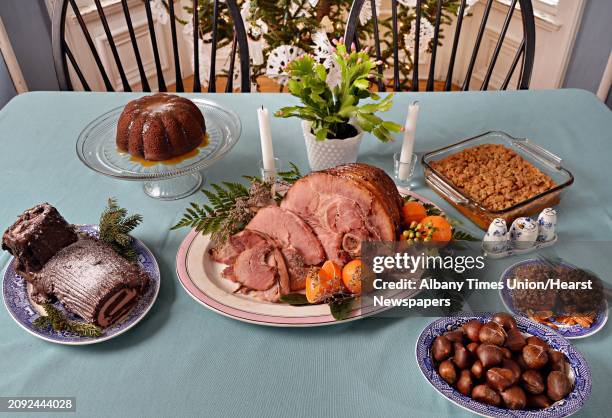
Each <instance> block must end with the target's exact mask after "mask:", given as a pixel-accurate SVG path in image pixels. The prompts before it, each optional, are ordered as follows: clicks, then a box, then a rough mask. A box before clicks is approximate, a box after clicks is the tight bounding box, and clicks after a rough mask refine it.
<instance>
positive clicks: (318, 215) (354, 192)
mask: <svg viewBox="0 0 612 418" xmlns="http://www.w3.org/2000/svg"><path fill="white" fill-rule="evenodd" d="M401 202H402V199H401V196H400V195H399V193H398V192H397V188H396V187H395V185H394V183H393V180H391V178H389V176H387V174H386V173H385V172H384V171H383V170H381V169H379V168H376V167H372V166H369V165H366V164H348V165H344V166H339V167H335V168H331V169H328V170H323V171H317V172H314V173H311V174H309V175H307V176H305V177H303V178H301V179H300V180H298V181H297V182H296V183H295V184H294V185H293V186H291V188H290V189H289V191H288V192H287V194H286V195H285V197H284V199H283V201H282V202H281V208H283V209H288V210H290V211H292V212H294V213H296V214H297V215H298V216H299V217H300V218H302V219H303V220H304V221H305V222H306V223H307V224H308V225H310V226H311V228H312V229H313V231H314V232H315V234H316V235H317V237H318V238H319V241H320V242H321V244H322V246H323V249H324V250H325V254H326V256H327V258H328V259H330V260H333V261H334V262H336V263H338V264H339V265H340V266H342V265H344V264H345V263H346V262H348V261H349V260H350V259H352V258H354V257H355V256H356V255H358V253H359V251H360V249H361V242H362V241H368V240H369V241H394V240H395V238H396V236H397V232H398V230H399V227H400V209H401Z"/></svg>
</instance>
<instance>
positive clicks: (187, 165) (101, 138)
mask: <svg viewBox="0 0 612 418" xmlns="http://www.w3.org/2000/svg"><path fill="white" fill-rule="evenodd" d="M191 100H192V101H193V103H194V104H195V105H196V106H197V107H198V108H199V109H200V111H201V112H202V113H203V114H204V119H205V122H206V134H207V135H208V145H206V146H205V147H202V148H200V149H198V154H197V155H195V156H193V157H190V158H187V159H185V160H183V161H181V162H178V163H168V162H166V163H164V162H163V161H161V162H157V163H154V164H152V165H150V166H149V165H148V163H147V165H144V164H143V163H141V162H138V161H135V160H134V159H133V158H132V157H131V156H130V155H129V154H127V153H123V152H119V151H118V150H117V145H116V142H115V136H116V131H117V122H118V120H119V116H120V115H121V112H122V111H123V108H124V106H120V107H117V108H115V109H113V110H111V111H109V112H107V113H105V114H103V115H101V116H99V117H98V118H96V119H95V120H93V121H92V122H91V123H89V125H87V126H86V127H85V129H83V131H82V132H81V134H80V135H79V139H78V140H77V146H76V148H77V155H78V156H79V159H80V160H81V161H82V162H83V163H84V164H85V165H86V166H87V167H89V168H91V169H92V170H94V171H97V172H98V173H101V174H104V175H106V176H110V177H115V178H118V179H122V180H131V181H141V182H144V192H145V193H146V194H147V195H149V196H151V197H153V198H156V199H161V200H176V199H181V198H183V197H186V196H189V195H191V194H193V193H194V192H196V191H197V190H199V189H200V187H201V186H202V183H203V182H204V178H203V176H202V175H201V174H200V173H199V171H200V170H203V169H205V168H208V167H210V166H211V165H213V164H214V163H216V162H217V161H219V160H220V159H221V158H223V156H224V155H225V154H227V153H228V152H229V151H230V150H231V149H232V148H233V147H234V145H236V143H237V142H238V138H239V137H240V132H241V129H242V127H241V125H240V118H239V117H238V115H237V114H236V113H234V112H233V111H231V110H229V109H226V108H225V107H223V106H220V105H219V104H217V103H215V102H212V101H209V100H204V99H191Z"/></svg>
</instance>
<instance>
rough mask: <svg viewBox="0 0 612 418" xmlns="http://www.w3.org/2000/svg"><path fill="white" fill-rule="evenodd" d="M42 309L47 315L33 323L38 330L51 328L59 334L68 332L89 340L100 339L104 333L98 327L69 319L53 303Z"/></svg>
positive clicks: (45, 305) (46, 304)
mask: <svg viewBox="0 0 612 418" xmlns="http://www.w3.org/2000/svg"><path fill="white" fill-rule="evenodd" d="M42 307H43V309H44V310H45V312H46V314H47V315H46V316H39V317H38V318H36V319H35V320H34V322H32V325H34V326H35V327H36V328H40V329H45V328H47V327H51V328H53V329H54V330H55V331H58V332H59V331H68V332H71V333H73V334H77V335H79V336H81V337H88V338H96V337H99V336H101V335H102V334H103V332H104V331H103V330H102V328H100V327H99V326H97V325H94V324H90V323H87V322H81V321H74V320H71V319H68V318H67V317H66V314H65V313H64V312H62V311H60V310H59V309H57V308H56V307H55V306H53V305H52V304H51V303H45V304H44V305H42Z"/></svg>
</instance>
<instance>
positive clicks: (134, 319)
mask: <svg viewBox="0 0 612 418" xmlns="http://www.w3.org/2000/svg"><path fill="white" fill-rule="evenodd" d="M77 228H78V230H79V232H81V233H84V234H87V235H90V236H92V237H95V238H97V237H98V233H99V231H98V226H97V225H77ZM132 248H133V249H134V250H135V251H136V253H137V255H138V264H139V265H140V267H141V268H142V269H143V270H144V271H145V272H146V273H147V275H148V276H149V280H150V281H149V285H148V287H147V289H146V291H145V293H144V294H143V295H142V296H141V297H140V300H139V301H138V303H137V304H136V306H134V307H133V308H132V310H130V311H129V313H128V314H127V315H126V316H125V317H124V318H123V319H122V320H120V321H119V322H117V323H115V324H113V325H111V326H110V327H107V328H105V329H104V333H103V334H102V335H101V336H100V337H95V338H89V337H82V336H79V335H76V334H73V333H71V332H68V331H55V330H53V329H52V328H51V327H48V328H46V329H39V328H37V327H35V326H34V325H33V324H32V323H33V322H34V320H36V318H38V317H39V316H40V314H41V312H43V308H42V307H41V306H39V305H37V304H35V303H33V302H32V301H31V300H30V297H29V291H28V288H30V287H31V286H30V285H28V284H27V283H26V281H25V280H24V279H23V278H22V277H21V276H20V275H19V274H17V272H16V271H15V268H14V265H15V260H14V259H13V260H11V261H10V262H9V265H8V267H7V268H6V271H5V272H4V279H3V281H2V295H3V299H4V305H5V306H6V309H7V311H8V312H9V314H10V315H11V317H12V318H13V320H14V321H15V322H16V323H17V324H18V325H19V326H20V327H21V328H23V329H24V330H26V331H27V332H29V333H30V334H32V335H34V336H35V337H38V338H41V339H43V340H45V341H49V342H52V343H56V344H65V345H88V344H96V343H100V342H102V341H106V340H110V339H112V338H115V337H117V336H119V335H121V334H123V333H124V332H126V331H128V330H129V329H131V328H133V327H134V326H135V325H136V324H137V323H138V322H140V321H141V320H142V319H143V318H144V317H145V315H146V314H147V313H148V312H149V310H150V309H151V307H152V306H153V304H154V303H155V300H156V299H157V295H158V293H159V287H160V274H159V267H158V265H157V261H156V260H155V256H154V255H153V253H152V252H151V250H149V249H148V248H147V247H146V246H145V245H144V244H143V242H142V241H140V240H138V239H136V238H134V237H132ZM54 306H55V307H56V308H58V309H61V310H62V311H64V312H66V311H65V309H64V308H63V306H62V304H61V303H60V302H57V301H56V302H55V303H54ZM66 313H67V312H66ZM67 317H68V318H69V319H79V318H78V317H77V316H76V315H73V314H71V313H67Z"/></svg>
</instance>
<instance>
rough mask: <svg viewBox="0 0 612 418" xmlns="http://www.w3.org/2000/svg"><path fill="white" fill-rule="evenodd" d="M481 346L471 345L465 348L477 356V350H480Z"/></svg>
mask: <svg viewBox="0 0 612 418" xmlns="http://www.w3.org/2000/svg"><path fill="white" fill-rule="evenodd" d="M479 345H480V344H478V343H469V344H468V345H466V346H465V348H467V350H468V351H469V352H470V353H472V354H476V349H477V348H478V346H479Z"/></svg>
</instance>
